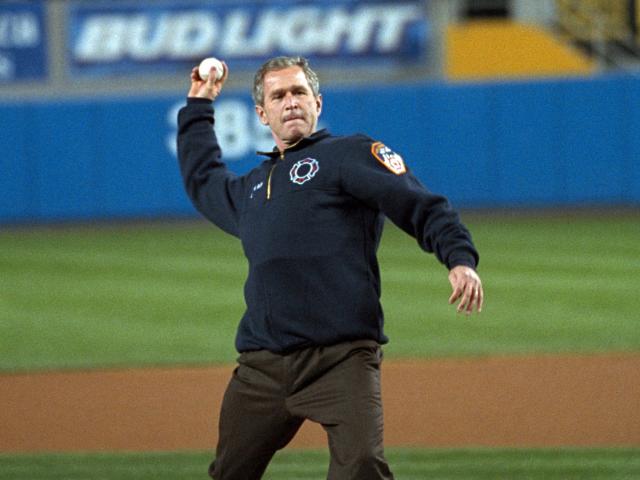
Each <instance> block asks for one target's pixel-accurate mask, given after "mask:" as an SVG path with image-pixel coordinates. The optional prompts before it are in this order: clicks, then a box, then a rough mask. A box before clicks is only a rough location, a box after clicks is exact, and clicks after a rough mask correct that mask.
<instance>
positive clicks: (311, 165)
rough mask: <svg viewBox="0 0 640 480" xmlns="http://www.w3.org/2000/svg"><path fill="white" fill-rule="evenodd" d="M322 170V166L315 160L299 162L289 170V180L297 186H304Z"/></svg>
mask: <svg viewBox="0 0 640 480" xmlns="http://www.w3.org/2000/svg"><path fill="white" fill-rule="evenodd" d="M318 170H320V164H319V163H318V161H317V160H316V159H315V158H305V159H303V160H298V161H297V162H296V163H294V164H293V167H291V170H289V178H290V179H291V181H292V182H293V183H295V184H297V185H302V184H303V183H305V182H308V181H309V180H311V179H312V178H313V177H315V176H316V173H318Z"/></svg>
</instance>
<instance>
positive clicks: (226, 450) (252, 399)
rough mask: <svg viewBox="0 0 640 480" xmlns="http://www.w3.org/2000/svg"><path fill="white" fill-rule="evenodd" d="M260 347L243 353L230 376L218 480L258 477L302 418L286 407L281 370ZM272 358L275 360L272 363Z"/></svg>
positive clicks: (214, 470) (215, 472)
mask: <svg viewBox="0 0 640 480" xmlns="http://www.w3.org/2000/svg"><path fill="white" fill-rule="evenodd" d="M260 355H261V354H260V352H256V353H253V354H243V355H241V356H240V360H239V362H240V365H239V366H238V368H237V369H236V371H235V372H234V374H233V377H232V378H231V381H230V382H229V385H228V387H227V390H226V392H225V396H224V399H223V402H222V407H221V411H220V424H219V439H218V447H217V449H216V460H215V461H214V462H213V463H212V464H211V467H210V469H209V474H210V476H211V477H212V478H214V479H215V480H257V479H260V478H261V477H262V475H263V473H264V471H265V470H266V468H267V466H268V464H269V461H270V460H271V458H272V457H273V455H274V454H275V452H276V451H277V450H279V449H281V448H283V447H284V446H286V445H287V444H288V443H289V442H290V441H291V439H292V438H293V436H294V435H295V433H296V432H297V431H298V429H299V428H300V425H301V424H302V421H303V419H302V418H299V417H294V416H292V415H290V414H289V413H288V412H287V410H286V408H285V399H284V395H283V390H282V380H281V379H279V378H277V376H278V374H279V373H280V372H281V368H278V365H276V364H275V363H273V362H271V361H270V360H269V359H267V360H266V361H265V359H260V358H259V357H260ZM270 362H271V363H270Z"/></svg>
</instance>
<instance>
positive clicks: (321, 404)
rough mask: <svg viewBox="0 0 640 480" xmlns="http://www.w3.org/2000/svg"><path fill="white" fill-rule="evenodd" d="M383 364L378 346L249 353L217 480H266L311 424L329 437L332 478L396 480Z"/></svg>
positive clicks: (219, 453) (239, 374) (365, 343)
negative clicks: (385, 435) (386, 436)
mask: <svg viewBox="0 0 640 480" xmlns="http://www.w3.org/2000/svg"><path fill="white" fill-rule="evenodd" d="M381 361H382V351H381V348H380V346H379V345H378V344H377V343H376V342H374V341H371V340H358V341H354V342H347V343H342V344H339V345H333V346H329V347H313V348H306V349H303V350H299V351H295V352H293V353H289V354H284V355H279V354H274V353H271V352H268V351H266V350H260V351H256V352H247V353H243V354H241V355H240V357H239V358H238V363H239V366H238V367H237V368H236V370H235V371H234V373H233V376H232V378H231V381H230V382H229V385H228V387H227V391H226V393H225V396H224V399H223V402H222V409H221V412H220V425H219V440H218V447H217V450H216V460H215V461H214V462H213V463H212V464H211V467H210V469H209V474H210V475H211V477H212V478H214V479H215V480H254V479H260V478H261V477H262V475H263V473H264V471H265V470H266V468H267V466H268V464H269V462H270V460H271V458H272V457H273V455H274V454H275V453H276V451H278V450H280V449H282V448H284V447H285V446H286V445H287V444H288V443H289V442H290V441H291V439H292V438H293V437H294V435H295V434H296V432H297V431H298V429H299V428H300V426H301V425H302V423H303V422H304V421H305V420H306V419H308V420H311V421H313V422H317V423H319V424H321V425H322V426H323V428H324V429H325V431H326V432H327V436H328V440H329V451H330V455H331V460H330V464H329V472H328V475H327V478H328V479H330V480H382V479H385V480H389V479H393V475H392V473H391V471H390V470H389V467H388V465H387V461H386V460H385V458H384V452H383V442H382V431H383V421H382V400H381V394H380V362H381Z"/></svg>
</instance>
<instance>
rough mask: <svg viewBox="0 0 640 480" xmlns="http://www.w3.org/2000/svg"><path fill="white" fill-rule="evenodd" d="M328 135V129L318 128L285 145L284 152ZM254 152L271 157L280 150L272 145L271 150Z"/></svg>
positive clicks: (275, 155) (277, 154)
mask: <svg viewBox="0 0 640 480" xmlns="http://www.w3.org/2000/svg"><path fill="white" fill-rule="evenodd" d="M330 135H331V134H330V133H329V131H328V130H327V129H326V128H323V129H322V130H318V131H317V132H314V133H312V134H311V135H309V136H308V137H303V138H302V139H300V140H299V141H298V142H296V143H294V144H293V145H291V146H289V147H287V148H286V149H285V152H293V151H295V150H298V149H300V148H302V147H306V146H307V145H311V144H313V143H316V142H318V141H319V140H322V139H323V138H327V137H329V136H330ZM256 153H257V154H258V155H266V156H267V157H270V158H272V159H275V158H278V157H279V156H280V150H278V147H273V150H271V151H270V152H256Z"/></svg>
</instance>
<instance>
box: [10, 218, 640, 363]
mask: <svg viewBox="0 0 640 480" xmlns="http://www.w3.org/2000/svg"><path fill="white" fill-rule="evenodd" d="M464 219H465V221H466V223H467V224H468V225H469V227H470V229H471V230H472V232H473V234H474V239H475V241H476V244H477V245H478V248H479V250H480V252H481V263H480V269H479V271H480V274H481V276H482V278H483V282H484V285H485V292H486V305H485V308H484V311H483V313H482V314H481V315H479V316H475V315H474V316H471V317H466V316H463V315H456V313H455V310H454V308H453V307H452V306H450V305H448V304H447V299H448V296H449V293H450V287H449V284H448V281H447V276H446V270H445V268H444V267H442V266H441V265H440V264H439V263H438V262H437V261H436V260H435V259H434V257H433V256H430V255H426V254H424V253H423V252H421V251H420V250H419V249H418V247H417V245H416V243H415V241H414V240H413V239H412V238H410V237H408V236H407V235H405V234H404V233H402V232H400V231H399V230H398V229H396V228H395V227H393V225H388V226H387V229H386V231H385V234H384V237H383V241H382V245H381V248H380V262H381V270H382V280H383V305H384V308H385V312H386V331H387V334H388V335H389V337H390V339H391V341H390V343H389V344H388V346H387V347H386V355H387V358H397V357H435V356H438V357H442V356H476V355H493V354H523V353H540V352H607V351H638V350H640V327H639V325H638V302H637V292H638V291H640V276H639V275H638V274H637V273H638V271H640V215H630V214H627V215H625V216H606V215H605V214H600V215H598V216H591V217H589V216H585V215H579V216H573V217H572V216H569V215H557V216H555V217H540V218H539V217H534V216H531V215H523V216H520V217H515V216H506V215H503V216H499V215H493V216H492V215H475V216H469V218H466V217H464ZM0 272H2V275H1V276H0V352H1V354H0V371H24V370H34V369H35V370H41V369H59V368H92V367H108V366H119V365H127V366H129V365H170V364H210V363H228V362H232V361H233V360H234V358H235V351H234V349H233V338H234V333H235V327H236V324H237V321H238V319H239V318H240V316H241V314H242V311H243V299H242V285H243V281H244V277H245V274H246V264H245V260H244V258H243V256H242V252H241V249H240V245H239V242H238V241H237V240H236V239H234V238H232V237H230V236H228V235H225V234H224V233H222V232H220V231H219V230H217V229H215V228H214V227H212V226H209V225H208V224H204V223H197V222H193V223H169V222H166V223H162V222H158V223H146V224H139V225H129V226H123V225H120V226H106V225H102V226H95V227H88V226H80V227H55V228H53V227H52V228H44V227H39V228H33V229H28V228H21V229H5V230H4V231H2V232H1V233H0Z"/></svg>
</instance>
